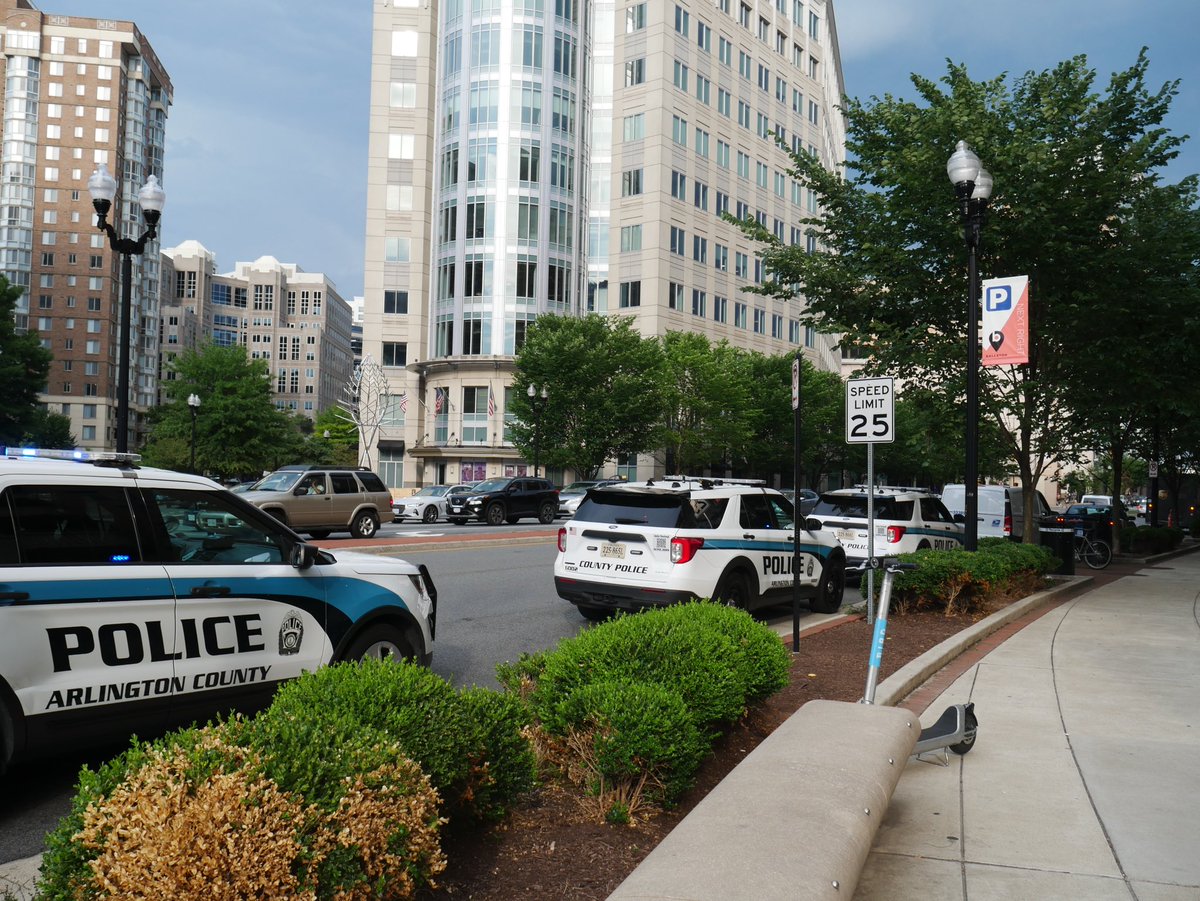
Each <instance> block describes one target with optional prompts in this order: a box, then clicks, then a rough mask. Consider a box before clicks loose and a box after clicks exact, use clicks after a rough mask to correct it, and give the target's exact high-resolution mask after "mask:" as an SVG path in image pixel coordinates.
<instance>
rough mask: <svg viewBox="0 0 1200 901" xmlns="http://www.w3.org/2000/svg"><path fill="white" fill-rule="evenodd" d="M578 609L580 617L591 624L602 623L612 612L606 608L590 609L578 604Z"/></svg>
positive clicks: (585, 605)
mask: <svg viewBox="0 0 1200 901" xmlns="http://www.w3.org/2000/svg"><path fill="white" fill-rule="evenodd" d="M578 609H579V615H580V616H582V617H583V618H584V619H586V620H588V621H590V622H593V623H598V622H602V621H603V620H606V619H608V618H609V616H611V615H612V611H611V610H609V609H608V608H607V607H590V606H588V605H587V604H580V605H579V606H578Z"/></svg>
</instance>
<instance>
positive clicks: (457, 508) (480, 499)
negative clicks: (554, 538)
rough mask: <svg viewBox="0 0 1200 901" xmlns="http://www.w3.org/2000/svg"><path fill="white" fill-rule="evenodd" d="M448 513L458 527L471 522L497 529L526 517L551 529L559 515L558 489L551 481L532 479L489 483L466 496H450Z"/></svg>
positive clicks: (451, 520)
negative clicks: (496, 527)
mask: <svg viewBox="0 0 1200 901" xmlns="http://www.w3.org/2000/svg"><path fill="white" fill-rule="evenodd" d="M446 511H447V512H446V515H447V518H448V519H449V520H450V522H452V523H454V524H455V525H459V526H461V525H465V524H466V522H467V520H469V519H478V520H482V521H483V522H486V523H488V524H489V525H493V526H498V525H500V524H501V523H503V522H507V523H514V522H517V521H518V520H520V519H522V518H524V517H527V516H536V517H537V520H538V522H540V523H542V524H543V525H549V524H550V523H552V522H554V517H555V516H557V515H558V489H557V488H555V487H554V485H553V484H552V483H551V482H550V480H549V479H535V478H533V477H531V476H518V477H516V478H503V479H486V480H484V481H482V482H480V483H479V484H478V485H475V486H473V487H472V488H471V490H470V491H469V492H468V493H466V494H462V495H457V496H451V497H450V498H449V500H448V502H447V507H446Z"/></svg>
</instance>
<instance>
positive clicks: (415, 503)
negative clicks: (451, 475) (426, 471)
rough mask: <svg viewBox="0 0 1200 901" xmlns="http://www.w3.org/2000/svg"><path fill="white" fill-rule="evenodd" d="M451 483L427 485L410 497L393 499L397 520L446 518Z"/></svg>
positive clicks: (393, 512) (423, 520) (393, 510)
mask: <svg viewBox="0 0 1200 901" xmlns="http://www.w3.org/2000/svg"><path fill="white" fill-rule="evenodd" d="M449 491H450V486H449V485H426V486H425V487H424V488H422V489H421V490H420V491H417V492H416V493H414V494H411V495H409V496H408V497H402V498H397V499H396V500H394V501H392V515H393V516H395V517H396V521H397V522H400V521H401V520H405V519H419V520H421V522H437V521H438V520H439V519H445V518H446V495H447V494H448V493H449Z"/></svg>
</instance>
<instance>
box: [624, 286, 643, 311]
mask: <svg viewBox="0 0 1200 901" xmlns="http://www.w3.org/2000/svg"><path fill="white" fill-rule="evenodd" d="M618 302H619V303H620V305H621V309H626V308H628V307H640V306H641V305H642V283H641V282H621V298H620V300H619V301H618Z"/></svg>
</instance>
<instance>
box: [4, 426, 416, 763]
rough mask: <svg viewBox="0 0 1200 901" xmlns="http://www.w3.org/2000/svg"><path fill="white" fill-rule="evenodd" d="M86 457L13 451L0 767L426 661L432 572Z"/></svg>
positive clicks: (217, 496)
mask: <svg viewBox="0 0 1200 901" xmlns="http://www.w3.org/2000/svg"><path fill="white" fill-rule="evenodd" d="M57 454H58V455H59V456H62V455H72V454H73V452H57ZM73 455H74V457H75V459H74V460H64V459H48V458H47V456H48V452H40V453H39V452H36V451H29V450H18V449H13V450H9V451H7V452H4V449H3V448H0V770H3V768H4V767H5V766H6V765H7V764H8V763H9V762H10V761H13V760H19V759H21V758H27V757H30V756H32V755H35V754H39V753H44V752H47V751H50V750H53V749H55V748H57V747H75V746H79V745H83V744H89V743H90V744H94V743H98V742H101V741H108V740H114V739H115V740H123V738H124V737H125V736H128V735H129V734H130V733H132V732H137V733H138V734H148V733H154V732H159V731H162V730H163V729H165V728H168V727H170V726H173V725H179V724H186V723H190V722H193V721H201V722H203V721H204V720H206V719H208V718H209V717H211V716H212V715H213V714H215V713H218V712H223V711H228V710H230V709H237V710H244V711H252V710H255V709H258V708H260V707H262V706H264V705H265V704H266V703H268V702H269V701H270V698H271V695H272V693H273V692H274V690H275V688H276V686H277V685H278V684H279V683H280V682H281V681H283V680H285V679H290V678H293V677H295V676H298V675H300V673H301V672H303V671H305V670H313V669H316V668H317V667H319V666H321V665H323V664H326V663H330V662H331V661H339V660H357V659H361V658H363V657H367V656H377V657H384V656H402V657H407V658H411V659H414V660H417V661H419V662H422V663H424V664H426V665H428V663H429V662H430V660H431V658H432V647H433V636H434V623H435V614H436V610H437V593H436V590H435V588H434V585H433V580H432V579H431V578H430V576H429V573H428V571H427V570H426V569H425V567H424V566H414V565H412V564H409V563H405V562H403V561H401V560H396V559H394V558H388V557H378V556H374V555H370V554H353V553H346V552H342V551H337V552H336V553H330V552H327V551H323V550H318V549H317V548H315V547H313V546H312V545H307V544H305V543H304V542H303V541H302V540H301V538H300V537H299V536H298V535H296V534H295V533H294V532H292V531H291V530H290V529H288V527H287V526H285V525H283V524H282V523H280V522H279V521H278V520H276V519H275V518H274V517H272V516H271V515H270V514H269V513H265V512H263V511H262V510H259V509H258V508H257V507H255V506H253V505H252V504H249V503H247V502H246V501H244V500H242V499H241V498H240V497H239V496H238V495H235V494H231V493H230V492H228V491H225V490H224V489H222V488H221V487H220V486H218V485H216V484H215V483H213V482H210V481H209V480H208V479H204V478H200V477H198V476H192V475H185V474H182V473H177V472H168V471H166V470H160V469H149V468H140V467H138V466H137V465H136V463H135V461H136V457H132V456H131V455H123V456H122V457H120V458H118V456H117V455H111V457H112V458H111V459H107V460H105V459H99V458H89V457H87V455H85V454H82V453H79V452H74V454H73Z"/></svg>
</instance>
